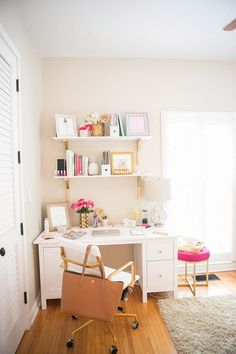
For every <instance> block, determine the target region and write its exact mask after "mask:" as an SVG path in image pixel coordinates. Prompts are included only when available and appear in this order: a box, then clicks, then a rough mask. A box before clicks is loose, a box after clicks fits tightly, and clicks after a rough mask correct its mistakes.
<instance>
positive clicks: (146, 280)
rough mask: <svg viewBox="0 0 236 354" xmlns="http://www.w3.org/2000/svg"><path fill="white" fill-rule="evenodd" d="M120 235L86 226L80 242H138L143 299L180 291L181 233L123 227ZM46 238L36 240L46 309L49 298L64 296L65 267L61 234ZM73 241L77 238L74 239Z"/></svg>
mask: <svg viewBox="0 0 236 354" xmlns="http://www.w3.org/2000/svg"><path fill="white" fill-rule="evenodd" d="M119 229H120V231H121V234H120V236H101V237H100V236H99V237H98V236H96V237H94V236H91V230H93V229H92V228H89V229H86V230H85V231H86V232H87V234H86V235H85V236H83V237H81V238H80V239H79V242H83V243H85V244H91V245H97V246H102V245H127V244H133V245H134V261H135V263H136V268H137V274H139V275H140V281H139V283H140V286H141V288H142V301H143V302H147V294H148V293H150V292H160V291H173V292H174V296H175V295H176V291H177V236H176V235H162V234H154V233H153V231H154V230H156V229H155V228H150V229H146V230H145V235H142V236H132V235H131V233H130V229H128V228H119ZM59 236H61V234H60V233H58V232H55V233H54V239H48V240H45V239H44V238H43V237H42V234H41V235H40V236H38V238H37V239H36V240H35V241H34V244H37V245H38V247H39V263H40V282H41V303H42V309H46V308H47V301H46V300H47V299H58V298H60V297H61V282H62V272H63V269H62V268H61V267H60V266H59V265H60V264H61V258H60V248H59V243H58V240H57V239H58V237H59ZM73 242H77V241H76V240H74V241H73Z"/></svg>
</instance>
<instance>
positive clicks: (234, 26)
mask: <svg viewBox="0 0 236 354" xmlns="http://www.w3.org/2000/svg"><path fill="white" fill-rule="evenodd" d="M234 29H236V18H235V19H234V20H233V21H232V22H230V23H229V24H228V25H227V26H225V27H224V28H223V30H224V31H233V30H234Z"/></svg>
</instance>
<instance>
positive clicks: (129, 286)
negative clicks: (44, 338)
mask: <svg viewBox="0 0 236 354" xmlns="http://www.w3.org/2000/svg"><path fill="white" fill-rule="evenodd" d="M59 242H60V247H61V258H62V260H63V263H62V267H63V268H64V270H68V271H72V272H76V273H82V267H83V262H84V257H85V253H86V249H87V245H86V244H82V243H79V241H78V240H68V239H65V238H60V240H59ZM129 267H130V268H131V273H129V272H124V270H125V269H127V268H129ZM86 274H90V275H94V276H100V277H103V276H105V278H106V279H108V280H112V281H121V282H123V283H124V286H123V294H122V298H121V300H124V301H127V299H126V294H127V292H130V293H131V292H132V291H133V287H134V284H135V282H136V281H137V280H138V279H139V276H138V275H136V274H135V263H134V262H133V261H130V262H128V263H126V264H124V265H123V266H121V267H120V268H118V269H114V268H110V267H106V266H104V265H103V262H102V259H101V253H100V250H99V247H98V246H92V247H91V249H90V252H89V256H88V260H87V264H86ZM118 311H120V312H117V313H115V316H116V317H132V318H134V321H133V323H132V327H133V328H134V329H137V328H138V326H139V322H138V321H137V315H136V314H131V313H124V309H123V307H118ZM71 315H72V318H73V319H77V316H76V315H74V314H71ZM94 321H95V320H93V319H90V320H89V321H87V322H86V323H85V324H83V325H82V326H80V327H79V328H77V329H75V330H74V331H73V332H72V334H71V338H69V339H68V341H67V347H68V348H71V347H73V345H74V335H75V334H76V333H77V332H79V331H80V330H81V329H83V328H85V327H87V326H89V325H90V324H91V323H93V322H94ZM105 323H106V325H107V327H108V329H109V332H110V334H111V335H112V337H113V340H114V342H115V343H116V337H115V334H114V333H113V331H112V329H111V327H110V324H109V322H108V321H105ZM115 343H114V344H113V345H111V347H110V349H109V352H110V353H111V354H116V353H117V352H118V348H117V347H116V345H115Z"/></svg>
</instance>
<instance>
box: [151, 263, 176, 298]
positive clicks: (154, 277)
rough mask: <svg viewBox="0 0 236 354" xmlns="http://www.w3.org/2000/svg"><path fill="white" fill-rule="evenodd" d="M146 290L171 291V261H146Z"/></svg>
mask: <svg viewBox="0 0 236 354" xmlns="http://www.w3.org/2000/svg"><path fill="white" fill-rule="evenodd" d="M147 288H148V291H149V292H151V291H153V292H157V291H173V290H174V274H173V261H158V262H154V261H153V262H147Z"/></svg>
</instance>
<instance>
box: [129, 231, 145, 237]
mask: <svg viewBox="0 0 236 354" xmlns="http://www.w3.org/2000/svg"><path fill="white" fill-rule="evenodd" d="M130 233H131V235H132V236H143V235H145V232H144V230H143V229H133V230H130Z"/></svg>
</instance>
